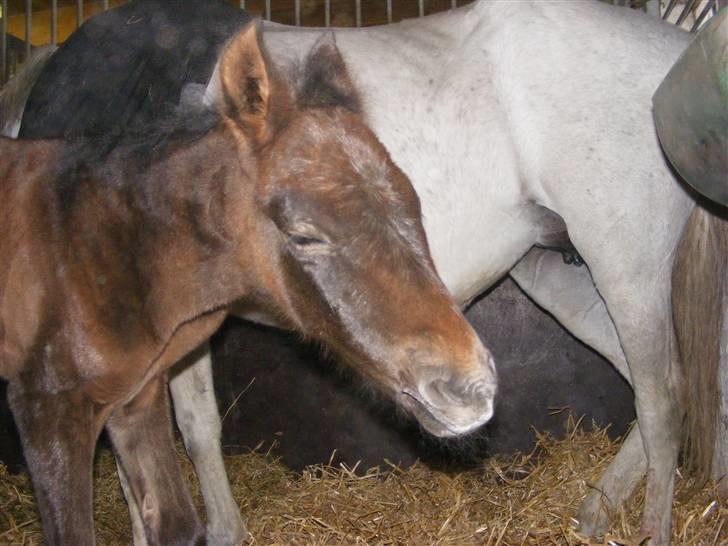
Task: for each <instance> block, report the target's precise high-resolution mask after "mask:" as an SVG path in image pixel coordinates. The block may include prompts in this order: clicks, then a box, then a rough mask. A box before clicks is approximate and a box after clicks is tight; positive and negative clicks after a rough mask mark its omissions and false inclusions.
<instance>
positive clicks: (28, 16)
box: [25, 0, 33, 59]
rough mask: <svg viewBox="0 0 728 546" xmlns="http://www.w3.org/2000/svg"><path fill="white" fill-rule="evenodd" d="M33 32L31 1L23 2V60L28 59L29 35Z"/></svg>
mask: <svg viewBox="0 0 728 546" xmlns="http://www.w3.org/2000/svg"><path fill="white" fill-rule="evenodd" d="M32 30H33V1H32V0H25V58H26V59H27V58H28V57H30V33H31V31H32Z"/></svg>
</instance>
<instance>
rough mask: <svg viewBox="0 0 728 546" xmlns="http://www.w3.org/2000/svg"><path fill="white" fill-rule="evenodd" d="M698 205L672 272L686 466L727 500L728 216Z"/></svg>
mask: <svg viewBox="0 0 728 546" xmlns="http://www.w3.org/2000/svg"><path fill="white" fill-rule="evenodd" d="M726 212H727V211H726V210H725V209H722V210H717V208H716V209H714V210H708V209H707V208H704V207H702V206H700V205H696V206H695V207H694V209H693V211H692V213H691V214H690V218H689V219H688V223H687V225H686V226H685V229H684V231H683V234H682V238H681V240H680V243H679V246H678V250H677V256H676V258H675V264H674V267H673V271H672V308H673V318H674V324H675V333H676V336H677V345H678V350H679V353H680V358H681V360H682V367H683V369H684V376H685V389H686V392H685V394H686V398H685V400H686V402H687V404H686V405H687V408H686V410H687V417H686V427H685V439H686V443H685V453H684V456H685V458H684V461H685V463H686V464H687V466H688V467H689V468H691V469H692V470H693V471H695V472H696V474H697V475H698V476H699V477H701V478H703V479H707V478H713V479H716V480H721V485H720V490H721V493H722V495H723V496H724V497H726V498H728V476H727V475H726V473H727V472H728V215H727V214H726Z"/></svg>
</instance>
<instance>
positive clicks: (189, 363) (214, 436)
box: [135, 343, 248, 546]
mask: <svg viewBox="0 0 728 546" xmlns="http://www.w3.org/2000/svg"><path fill="white" fill-rule="evenodd" d="M173 373H174V375H172V376H171V377H170V381H169V388H170V391H171V393H172V399H173V401H174V413H175V416H176V419H177V426H178V427H179V429H180V432H181V433H182V438H183V439H184V443H185V447H186V449H187V454H188V455H189V456H190V459H192V463H193V464H194V466H195V471H196V472H197V478H198V479H199V482H200V489H201V490H202V496H203V497H204V499H205V509H206V511H207V544H208V546H237V545H238V544H241V543H242V542H243V541H244V540H245V538H246V537H247V535H248V533H247V531H246V529H245V524H244V523H243V520H242V518H241V516H240V509H239V508H238V505H237V504H236V502H235V499H234V498H233V495H232V492H231V491H230V484H229V482H228V477H227V473H226V471H225V464H224V462H223V458H222V450H221V447H220V434H221V431H222V424H221V422H220V414H219V412H218V409H217V401H216V399H215V389H214V387H213V383H212V361H211V358H210V347H209V345H208V344H207V343H205V344H204V345H203V346H201V347H200V348H199V349H198V350H197V351H195V352H194V353H192V354H191V355H190V356H188V357H187V358H186V359H185V360H184V361H182V362H180V363H179V364H178V365H177V366H176V367H175V370H173ZM135 546H137V545H136V542H135Z"/></svg>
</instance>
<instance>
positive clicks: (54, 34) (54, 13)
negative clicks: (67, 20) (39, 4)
mask: <svg viewBox="0 0 728 546" xmlns="http://www.w3.org/2000/svg"><path fill="white" fill-rule="evenodd" d="M51 44H53V45H56V44H58V0H52V1H51Z"/></svg>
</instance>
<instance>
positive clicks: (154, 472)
mask: <svg viewBox="0 0 728 546" xmlns="http://www.w3.org/2000/svg"><path fill="white" fill-rule="evenodd" d="M107 430H108V431H109V435H110V436H111V441H112V443H113V446H114V451H115V453H116V459H117V462H118V464H119V465H120V466H121V469H122V471H123V473H124V475H125V477H126V479H127V482H128V485H129V488H130V489H131V491H130V492H127V495H128V496H129V497H130V504H132V502H133V504H134V505H135V506H136V507H138V510H139V513H140V515H141V521H142V523H143V526H144V530H145V531H146V539H147V541H148V544H150V545H159V546H172V545H177V544H179V545H182V544H185V545H189V544H205V538H204V531H203V528H202V524H201V523H200V520H199V517H198V516H197V512H196V510H195V507H194V505H193V503H192V498H191V496H190V493H189V490H188V489H187V485H186V484H185V482H184V479H183V478H182V472H181V470H180V467H179V463H178V461H177V454H176V451H175V448H174V439H173V437H172V422H171V419H170V413H169V403H168V396H167V383H166V380H165V377H164V376H159V377H157V378H155V379H152V380H151V381H150V382H149V383H148V384H147V385H145V387H144V388H143V389H142V390H141V391H140V392H139V394H137V395H136V397H135V398H134V399H133V400H132V401H131V402H129V403H128V404H127V405H125V406H121V407H119V408H117V409H116V410H114V412H113V413H112V414H111V416H110V417H109V420H108V423H107ZM129 493H130V494H129Z"/></svg>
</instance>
